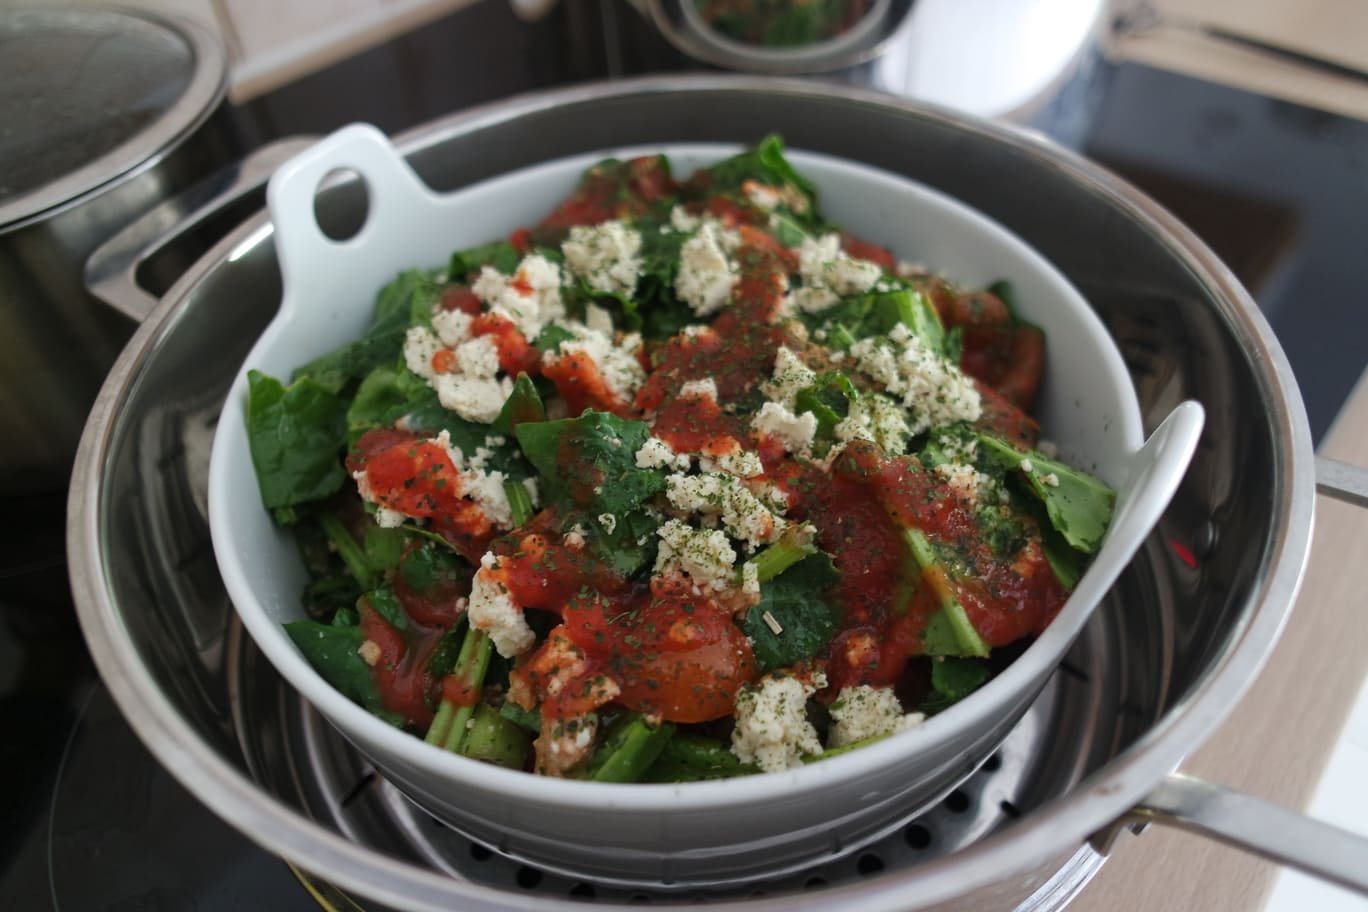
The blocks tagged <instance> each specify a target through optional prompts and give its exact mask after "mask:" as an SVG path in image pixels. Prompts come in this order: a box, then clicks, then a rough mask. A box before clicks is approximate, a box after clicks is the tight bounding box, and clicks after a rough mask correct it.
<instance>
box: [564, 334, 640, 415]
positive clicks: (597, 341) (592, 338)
mask: <svg viewBox="0 0 1368 912" xmlns="http://www.w3.org/2000/svg"><path fill="white" fill-rule="evenodd" d="M559 325H560V326H562V327H564V328H566V329H568V330H570V332H571V333H573V334H574V335H573V337H572V338H569V339H565V340H563V341H562V342H561V343H560V344H559V345H557V346H556V349H555V350H554V351H549V352H546V353H545V354H544V355H542V363H543V364H547V365H551V364H555V363H557V362H558V361H560V360H561V359H562V358H565V357H577V358H584V359H586V360H588V361H592V362H593V364H594V366H595V367H596V368H598V372H599V376H601V377H602V378H603V382H604V384H605V385H606V386H607V387H608V391H609V392H610V393H612V394H613V395H614V396H615V397H616V398H617V399H618V401H620V402H624V403H626V402H631V401H632V399H633V397H635V396H636V392H637V390H638V389H640V388H641V384H643V383H645V382H646V371H645V369H643V368H642V366H641V362H640V361H639V360H638V359H637V352H638V351H639V350H640V349H641V336H640V334H638V333H631V334H629V335H626V336H624V337H623V338H622V341H621V342H616V343H615V342H614V341H613V338H612V337H611V336H610V335H608V334H606V333H602V332H595V331H594V330H592V329H590V328H589V327H588V326H585V325H584V324H583V323H575V322H573V321H564V322H562V323H560V324H559Z"/></svg>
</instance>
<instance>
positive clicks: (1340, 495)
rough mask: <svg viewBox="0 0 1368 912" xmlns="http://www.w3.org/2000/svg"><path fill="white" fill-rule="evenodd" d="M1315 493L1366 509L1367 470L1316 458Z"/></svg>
mask: <svg viewBox="0 0 1368 912" xmlns="http://www.w3.org/2000/svg"><path fill="white" fill-rule="evenodd" d="M1316 492H1317V493H1318V494H1325V495H1326V496H1328V497H1334V498H1335V499H1337V500H1342V501H1344V502H1345V503H1347V504H1353V505H1354V506H1356V507H1364V508H1365V509H1368V469H1364V468H1361V467H1359V466H1356V465H1350V464H1349V463H1347V462H1340V461H1339V460H1338V459H1330V458H1328V457H1326V456H1317V457H1316Z"/></svg>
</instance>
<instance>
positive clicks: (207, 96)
mask: <svg viewBox="0 0 1368 912" xmlns="http://www.w3.org/2000/svg"><path fill="white" fill-rule="evenodd" d="M11 12H14V13H17V14H18V15H20V16H23V15H36V16H42V17H44V18H47V19H52V20H63V19H67V20H76V19H81V18H91V17H99V18H105V19H107V20H109V21H111V22H112V21H116V20H119V19H123V20H136V21H139V23H140V24H141V25H144V26H152V27H153V28H157V29H162V30H164V31H166V32H168V33H170V34H172V35H174V36H176V37H177V38H179V39H181V40H182V41H184V42H185V45H186V47H187V49H188V50H189V52H190V56H191V67H192V70H191V75H190V79H189V81H188V82H187V83H186V85H185V88H184V90H183V91H182V92H181V93H180V95H179V96H178V97H177V98H176V100H175V101H174V102H172V103H171V104H170V105H168V106H167V107H166V109H165V110H163V111H162V112H161V113H160V114H159V115H158V116H157V117H156V119H155V120H153V121H152V123H150V124H148V125H147V126H146V127H144V128H143V129H141V130H138V131H137V132H136V133H134V134H133V135H132V136H130V137H129V138H128V139H126V140H124V141H123V142H121V143H119V144H118V145H117V146H115V147H114V148H112V149H110V150H109V151H108V152H105V153H104V154H103V155H100V156H97V157H96V158H93V159H91V160H90V161H88V162H86V163H85V164H83V165H80V166H79V167H77V168H75V169H74V170H72V171H68V172H67V173H66V174H63V175H62V176H60V177H58V178H56V179H55V180H51V181H48V182H47V183H45V184H43V185H41V186H39V187H37V188H35V189H33V190H31V191H29V192H27V193H22V194H20V195H19V196H16V197H14V198H13V199H11V200H9V201H8V202H3V203H0V236H2V235H4V234H7V233H9V232H11V231H18V230H19V229H21V228H26V227H28V226H30V225H33V224H35V223H37V222H42V221H46V220H47V219H49V218H51V217H53V216H55V215H58V214H60V213H62V212H65V211H67V210H69V209H73V208H76V207H78V206H80V205H82V204H84V203H86V202H88V201H89V200H91V199H93V198H94V197H97V196H99V195H101V194H103V193H105V192H107V191H108V190H109V189H110V188H111V187H113V186H116V185H118V184H120V183H123V182H125V181H127V180H130V179H131V178H133V177H135V176H136V175H138V174H141V173H143V172H144V171H146V170H148V169H150V168H152V167H154V166H156V165H157V164H158V163H159V162H160V161H162V159H164V158H165V157H166V155H167V154H168V153H169V152H170V151H171V150H172V149H175V148H176V147H177V146H179V145H180V144H181V143H182V142H184V141H185V139H186V138H187V137H189V136H190V135H192V134H193V133H194V132H195V131H196V130H198V129H199V128H200V126H201V125H203V124H204V122H205V121H207V120H208V119H209V117H210V116H211V115H212V114H213V113H214V111H215V110H217V108H218V106H219V103H220V102H221V101H222V100H223V98H224V95H225V94H226V92H227V86H228V57H227V54H226V53H225V51H224V49H223V46H222V44H221V43H220V42H219V41H218V39H217V38H215V37H214V36H213V35H212V34H210V32H209V31H208V30H207V29H206V28H205V27H203V26H201V25H200V24H199V23H197V22H195V21H194V20H192V19H189V18H185V17H182V16H176V15H168V14H165V13H160V12H155V11H153V10H145V9H130V8H126V7H92V8H82V7H49V6H43V5H39V6H31V7H17V8H15V9H14V10H12V11H11Z"/></svg>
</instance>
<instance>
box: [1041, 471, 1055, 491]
mask: <svg viewBox="0 0 1368 912" xmlns="http://www.w3.org/2000/svg"><path fill="white" fill-rule="evenodd" d="M1040 483H1041V484H1043V485H1049V486H1050V487H1052V488H1057V487H1059V476H1058V475H1056V474H1055V473H1054V472H1051V473H1050V474H1048V475H1041V476H1040Z"/></svg>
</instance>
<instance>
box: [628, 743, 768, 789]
mask: <svg viewBox="0 0 1368 912" xmlns="http://www.w3.org/2000/svg"><path fill="white" fill-rule="evenodd" d="M758 772H760V770H759V768H757V767H754V766H751V765H750V764H747V763H742V762H741V760H740V758H738V757H737V756H736V755H735V754H733V753H732V752H731V751H730V750H728V749H727V746H726V745H725V744H723V743H722V742H721V741H719V740H717V739H716V738H709V737H707V736H706V735H699V734H695V733H693V732H690V731H677V732H675V735H674V737H673V738H671V739H670V740H669V742H668V743H666V745H665V748H664V749H663V750H662V751H661V752H660V756H659V757H657V758H656V761H655V763H652V764H651V768H650V769H648V770H647V771H646V776H645V781H646V782H699V781H702V780H704V779H729V778H731V777H732V776H748V775H751V774H754V773H758Z"/></svg>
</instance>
